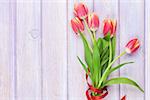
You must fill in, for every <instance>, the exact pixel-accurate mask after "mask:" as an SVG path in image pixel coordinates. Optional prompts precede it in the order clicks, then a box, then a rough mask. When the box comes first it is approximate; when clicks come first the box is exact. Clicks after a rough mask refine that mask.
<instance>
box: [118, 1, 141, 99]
mask: <svg viewBox="0 0 150 100" xmlns="http://www.w3.org/2000/svg"><path fill="white" fill-rule="evenodd" d="M134 37H137V38H139V40H140V42H141V47H140V49H139V50H138V51H137V52H136V53H135V54H133V55H125V56H124V57H122V58H121V60H120V62H126V61H134V62H135V63H134V64H132V65H127V66H126V67H124V68H122V69H121V76H125V77H129V78H132V79H134V80H135V81H136V82H138V83H139V84H140V86H141V87H143V88H144V1H143V0H126V1H125V0H120V50H121V52H123V51H124V49H125V48H124V47H125V45H126V43H127V42H128V41H129V40H130V39H132V38H134ZM120 92H121V96H123V95H127V99H128V100H144V94H143V93H142V92H141V91H139V90H137V89H136V88H133V87H132V86H129V85H121V89H120Z"/></svg>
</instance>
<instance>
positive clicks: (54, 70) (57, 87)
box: [42, 0, 67, 100]
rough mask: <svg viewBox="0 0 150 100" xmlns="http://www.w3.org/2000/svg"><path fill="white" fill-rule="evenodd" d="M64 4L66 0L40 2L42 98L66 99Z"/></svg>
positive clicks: (50, 99)
mask: <svg viewBox="0 0 150 100" xmlns="http://www.w3.org/2000/svg"><path fill="white" fill-rule="evenodd" d="M66 4H67V2H66V0H61V1H56V0H50V1H49V0H43V2H42V20H43V21H42V25H43V26H42V27H43V28H42V30H43V31H42V49H43V50H42V51H43V52H42V53H43V71H42V72H43V99H44V100H67V19H66V18H67V16H66V15H67V9H66Z"/></svg>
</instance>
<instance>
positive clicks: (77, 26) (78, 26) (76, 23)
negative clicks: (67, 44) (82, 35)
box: [71, 17, 84, 34]
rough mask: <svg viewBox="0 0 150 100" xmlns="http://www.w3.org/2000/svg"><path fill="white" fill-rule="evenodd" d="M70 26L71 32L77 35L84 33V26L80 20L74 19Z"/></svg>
mask: <svg viewBox="0 0 150 100" xmlns="http://www.w3.org/2000/svg"><path fill="white" fill-rule="evenodd" d="M71 26H72V29H73V31H74V32H75V33H76V34H78V32H79V31H81V32H82V31H84V26H83V23H82V22H81V20H80V19H79V18H78V17H75V18H73V19H72V20H71Z"/></svg>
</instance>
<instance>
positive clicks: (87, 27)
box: [83, 19, 94, 44]
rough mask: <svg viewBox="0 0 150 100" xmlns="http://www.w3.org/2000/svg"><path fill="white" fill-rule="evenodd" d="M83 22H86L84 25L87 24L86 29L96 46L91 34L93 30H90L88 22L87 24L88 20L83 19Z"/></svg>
mask: <svg viewBox="0 0 150 100" xmlns="http://www.w3.org/2000/svg"><path fill="white" fill-rule="evenodd" d="M83 21H84V23H85V27H86V29H87V30H88V32H89V34H90V37H91V40H92V42H93V44H94V38H93V35H92V32H91V30H90V28H89V26H88V24H87V22H86V19H83Z"/></svg>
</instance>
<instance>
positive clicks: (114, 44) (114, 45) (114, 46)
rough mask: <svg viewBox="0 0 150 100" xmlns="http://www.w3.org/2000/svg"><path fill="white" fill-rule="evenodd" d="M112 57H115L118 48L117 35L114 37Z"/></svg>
mask: <svg viewBox="0 0 150 100" xmlns="http://www.w3.org/2000/svg"><path fill="white" fill-rule="evenodd" d="M111 43H112V59H113V58H114V57H115V50H116V36H114V37H112V42H111Z"/></svg>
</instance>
